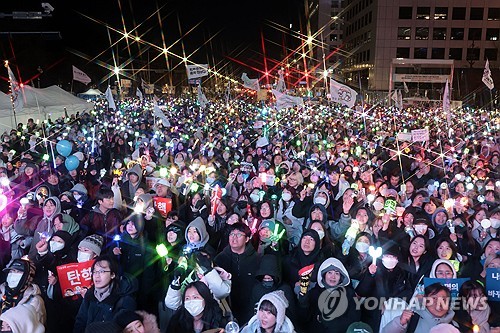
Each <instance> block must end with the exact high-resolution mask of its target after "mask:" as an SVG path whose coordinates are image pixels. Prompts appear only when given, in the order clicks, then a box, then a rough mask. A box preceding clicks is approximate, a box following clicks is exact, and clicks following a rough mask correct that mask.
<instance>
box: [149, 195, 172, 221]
mask: <svg viewBox="0 0 500 333" xmlns="http://www.w3.org/2000/svg"><path fill="white" fill-rule="evenodd" d="M153 204H154V207H155V209H156V210H157V211H158V212H159V213H160V215H161V216H162V217H167V214H168V212H170V211H171V210H172V199H171V198H160V197H155V198H154V199H153Z"/></svg>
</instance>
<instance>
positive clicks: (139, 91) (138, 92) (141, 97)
mask: <svg viewBox="0 0 500 333" xmlns="http://www.w3.org/2000/svg"><path fill="white" fill-rule="evenodd" d="M135 95H136V96H137V97H139V99H140V100H141V101H142V99H143V98H144V96H143V95H142V92H141V90H140V89H139V87H137V90H136V92H135Z"/></svg>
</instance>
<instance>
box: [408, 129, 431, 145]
mask: <svg viewBox="0 0 500 333" xmlns="http://www.w3.org/2000/svg"><path fill="white" fill-rule="evenodd" d="M411 140H412V141H413V142H424V141H429V129H427V128H424V129H416V130H411Z"/></svg>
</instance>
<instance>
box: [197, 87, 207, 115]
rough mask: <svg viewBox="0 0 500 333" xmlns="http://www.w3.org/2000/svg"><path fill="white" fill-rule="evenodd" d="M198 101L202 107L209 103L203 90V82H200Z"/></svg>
mask: <svg viewBox="0 0 500 333" xmlns="http://www.w3.org/2000/svg"><path fill="white" fill-rule="evenodd" d="M198 103H200V107H201V108H202V109H203V108H205V106H206V105H207V104H208V99H207V97H206V96H205V94H204V93H203V91H202V90H201V84H198Z"/></svg>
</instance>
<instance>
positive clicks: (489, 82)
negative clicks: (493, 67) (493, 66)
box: [483, 59, 495, 90]
mask: <svg viewBox="0 0 500 333" xmlns="http://www.w3.org/2000/svg"><path fill="white" fill-rule="evenodd" d="M483 83H484V84H485V85H486V86H487V87H488V89H489V90H491V89H493V88H495V83H493V78H492V77H491V71H490V61H489V60H488V59H486V64H484V72H483Z"/></svg>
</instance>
